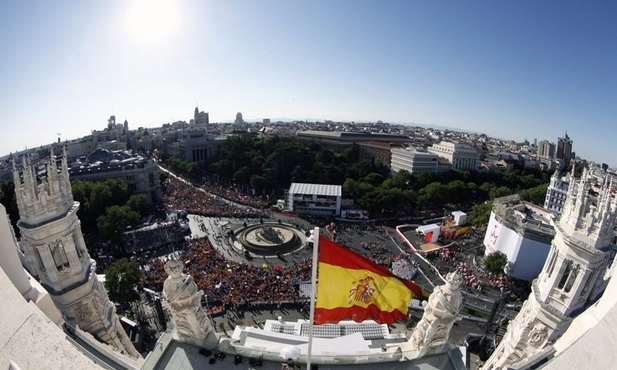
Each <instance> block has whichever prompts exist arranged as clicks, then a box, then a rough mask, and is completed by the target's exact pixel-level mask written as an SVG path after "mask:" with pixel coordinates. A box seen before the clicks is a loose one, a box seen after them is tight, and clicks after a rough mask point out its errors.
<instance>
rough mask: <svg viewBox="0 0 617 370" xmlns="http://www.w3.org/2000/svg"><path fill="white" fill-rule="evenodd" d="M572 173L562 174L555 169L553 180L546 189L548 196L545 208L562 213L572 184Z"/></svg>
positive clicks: (558, 213) (545, 200) (557, 213)
mask: <svg viewBox="0 0 617 370" xmlns="http://www.w3.org/2000/svg"><path fill="white" fill-rule="evenodd" d="M571 177H572V176H571V175H569V174H568V175H566V176H560V174H559V170H557V171H555V173H554V174H553V176H551V182H550V184H549V185H548V188H547V189H546V198H545V199H544V208H546V209H547V210H549V211H551V212H553V213H555V214H556V215H561V212H562V211H563V206H564V205H565V203H566V195H567V193H568V187H569V186H570V179H571Z"/></svg>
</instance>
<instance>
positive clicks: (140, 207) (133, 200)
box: [126, 194, 151, 217]
mask: <svg viewBox="0 0 617 370" xmlns="http://www.w3.org/2000/svg"><path fill="white" fill-rule="evenodd" d="M126 205H127V206H129V208H131V209H132V210H133V211H135V212H137V213H139V215H140V216H142V217H143V216H146V215H147V214H148V213H149V212H150V211H151V210H150V206H149V205H148V200H147V198H146V196H145V195H144V194H135V195H131V197H130V198H129V200H128V201H127V202H126Z"/></svg>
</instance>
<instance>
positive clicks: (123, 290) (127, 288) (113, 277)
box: [105, 258, 142, 305]
mask: <svg viewBox="0 0 617 370" xmlns="http://www.w3.org/2000/svg"><path fill="white" fill-rule="evenodd" d="M141 275H142V273H141V270H140V269H139V265H138V264H137V262H135V261H130V262H129V261H127V260H126V259H125V258H122V259H121V260H118V261H116V262H114V263H113V264H112V265H111V266H109V268H108V269H107V272H106V273H105V289H107V293H108V294H109V299H110V300H112V301H114V302H116V303H119V304H121V305H127V304H129V303H131V302H134V301H136V300H138V299H139V291H140V290H141V288H142V286H141Z"/></svg>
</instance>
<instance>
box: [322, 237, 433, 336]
mask: <svg viewBox="0 0 617 370" xmlns="http://www.w3.org/2000/svg"><path fill="white" fill-rule="evenodd" d="M413 295H415V296H416V297H417V298H421V297H422V289H421V288H420V287H419V286H418V285H416V284H414V283H412V282H411V281H408V280H405V279H401V278H399V277H397V276H396V275H394V274H393V273H391V272H390V271H388V269H386V268H385V267H383V266H380V265H377V264H375V263H373V262H372V261H370V260H369V259H367V258H365V257H362V256H360V255H359V254H356V253H354V252H352V251H351V250H349V249H347V248H345V247H343V246H342V245H339V244H337V243H334V242H332V241H330V240H328V239H326V238H324V237H321V236H320V237H319V280H318V283H317V301H316V306H315V318H314V324H316V325H319V324H325V323H336V322H339V321H341V320H345V319H351V320H353V321H356V322H362V321H364V320H366V319H372V320H375V321H376V322H378V323H380V324H391V323H393V322H396V321H397V320H399V319H403V318H406V317H407V311H408V307H409V303H410V301H411V298H412V296H413Z"/></svg>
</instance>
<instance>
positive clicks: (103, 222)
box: [96, 205, 139, 244]
mask: <svg viewBox="0 0 617 370" xmlns="http://www.w3.org/2000/svg"><path fill="white" fill-rule="evenodd" d="M138 222H139V213H137V212H135V211H133V210H132V209H131V207H129V206H118V205H116V206H111V207H109V208H107V210H106V211H105V213H104V214H103V215H101V216H99V218H98V219H97V220H96V223H97V226H98V227H99V229H100V230H101V234H102V235H103V236H104V237H105V238H107V240H111V241H113V242H114V243H116V244H120V240H121V238H122V233H123V232H124V230H126V227H127V226H134V225H137V223H138Z"/></svg>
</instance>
